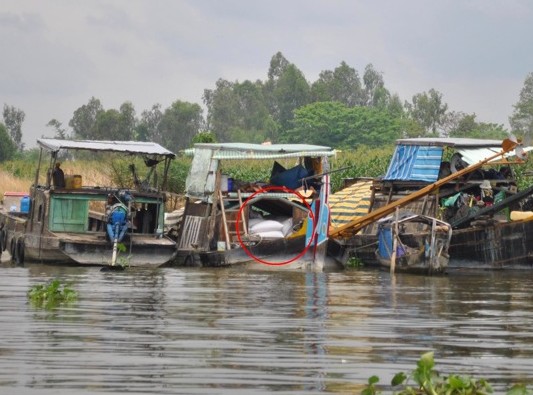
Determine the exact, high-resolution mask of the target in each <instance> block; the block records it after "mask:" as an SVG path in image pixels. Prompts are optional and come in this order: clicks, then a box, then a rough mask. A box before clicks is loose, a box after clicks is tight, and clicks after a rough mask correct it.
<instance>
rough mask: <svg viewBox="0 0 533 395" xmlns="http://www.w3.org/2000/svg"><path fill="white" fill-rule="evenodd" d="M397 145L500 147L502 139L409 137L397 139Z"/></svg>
mask: <svg viewBox="0 0 533 395" xmlns="http://www.w3.org/2000/svg"><path fill="white" fill-rule="evenodd" d="M396 144H397V145H424V146H440V147H456V148H461V147H472V148H473V147H477V148H481V147H496V148H501V146H502V140H486V139H469V138H459V137H457V138H454V137H418V138H410V139H398V140H396Z"/></svg>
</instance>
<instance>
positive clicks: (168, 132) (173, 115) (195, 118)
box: [159, 100, 203, 152]
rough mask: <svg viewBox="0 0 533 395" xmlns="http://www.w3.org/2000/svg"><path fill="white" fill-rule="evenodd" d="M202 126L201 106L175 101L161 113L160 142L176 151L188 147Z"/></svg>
mask: <svg viewBox="0 0 533 395" xmlns="http://www.w3.org/2000/svg"><path fill="white" fill-rule="evenodd" d="M202 126H203V117H202V108H201V107H200V105H198V104H195V103H187V102H182V101H179V100H177V101H175V102H174V103H172V105H171V106H170V107H169V108H167V109H166V110H165V111H164V113H163V118H162V119H161V123H160V125H159V130H160V133H161V137H162V140H163V141H162V144H163V146H165V147H166V148H167V149H169V150H171V151H174V152H177V151H180V150H183V149H186V148H189V147H190V146H191V143H192V139H193V137H194V136H195V135H196V134H198V132H199V131H200V130H201V129H202Z"/></svg>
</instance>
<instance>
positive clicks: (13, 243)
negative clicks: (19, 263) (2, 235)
mask: <svg viewBox="0 0 533 395" xmlns="http://www.w3.org/2000/svg"><path fill="white" fill-rule="evenodd" d="M9 253H10V254H11V262H12V263H16V257H17V241H16V240H15V238H12V239H11V245H10V246H9Z"/></svg>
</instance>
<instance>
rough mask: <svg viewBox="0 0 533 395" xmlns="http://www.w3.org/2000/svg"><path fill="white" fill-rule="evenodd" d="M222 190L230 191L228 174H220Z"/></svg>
mask: <svg viewBox="0 0 533 395" xmlns="http://www.w3.org/2000/svg"><path fill="white" fill-rule="evenodd" d="M220 190H221V191H222V192H228V175H227V174H222V175H221V176H220Z"/></svg>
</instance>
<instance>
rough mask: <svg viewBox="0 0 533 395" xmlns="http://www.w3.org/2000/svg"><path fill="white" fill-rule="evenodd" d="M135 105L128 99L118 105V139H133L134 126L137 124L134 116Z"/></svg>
mask: <svg viewBox="0 0 533 395" xmlns="http://www.w3.org/2000/svg"><path fill="white" fill-rule="evenodd" d="M135 115H136V114H135V107H133V104H132V103H131V102H129V101H127V102H124V103H122V105H121V106H120V118H119V126H120V127H119V130H120V133H119V134H118V135H117V137H113V138H115V139H118V140H134V138H135V128H136V125H137V118H136V117H135Z"/></svg>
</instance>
